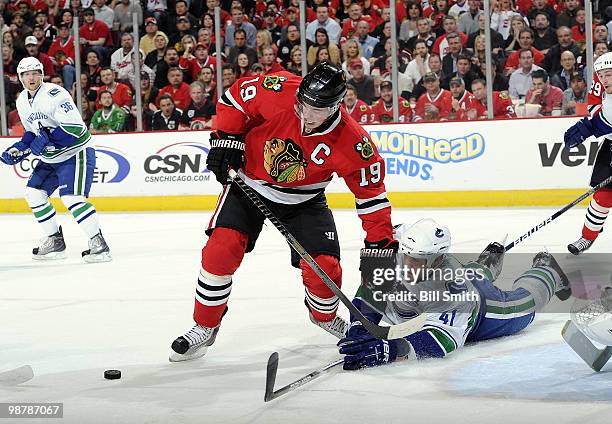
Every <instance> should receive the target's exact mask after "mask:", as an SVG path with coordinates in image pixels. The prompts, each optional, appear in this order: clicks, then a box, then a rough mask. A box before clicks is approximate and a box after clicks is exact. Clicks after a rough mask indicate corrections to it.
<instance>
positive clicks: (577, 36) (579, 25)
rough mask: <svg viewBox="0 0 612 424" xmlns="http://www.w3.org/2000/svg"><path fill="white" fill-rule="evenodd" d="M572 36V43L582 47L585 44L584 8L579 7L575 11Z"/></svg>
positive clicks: (593, 27) (593, 26)
mask: <svg viewBox="0 0 612 424" xmlns="http://www.w3.org/2000/svg"><path fill="white" fill-rule="evenodd" d="M595 26H596V25H595V24H593V25H592V30H594V29H595ZM572 35H573V38H574V41H575V42H576V43H578V44H580V45H584V44H585V42H586V12H585V11H584V8H583V7H582V6H580V7H579V8H578V9H576V24H575V25H573V26H572Z"/></svg>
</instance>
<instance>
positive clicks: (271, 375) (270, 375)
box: [264, 352, 344, 402]
mask: <svg viewBox="0 0 612 424" xmlns="http://www.w3.org/2000/svg"><path fill="white" fill-rule="evenodd" d="M343 362H344V359H343V358H342V359H338V360H336V361H334V362H331V363H329V364H327V365H325V366H324V367H321V368H319V369H316V370H314V371H313V372H311V373H310V374H307V375H305V376H304V377H302V378H300V379H298V380H295V381H294V382H293V383H290V384H287V385H286V386H284V387H281V388H280V389H278V390H274V383H276V372H277V371H278V352H274V353H273V354H272V355H270V358H268V369H267V372H266V393H265V394H264V402H269V401H271V400H273V399H276V398H277V397H279V396H282V395H284V394H285V393H288V392H290V391H292V390H295V389H297V388H298V387H301V386H303V385H304V384H306V383H308V382H309V381H312V380H314V379H315V378H318V377H321V376H322V375H323V374H325V373H327V372H328V371H329V370H331V369H332V368H334V367H336V366H338V365H340V364H342V363H343Z"/></svg>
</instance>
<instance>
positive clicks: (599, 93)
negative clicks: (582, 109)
mask: <svg viewBox="0 0 612 424" xmlns="http://www.w3.org/2000/svg"><path fill="white" fill-rule="evenodd" d="M605 92H606V90H605V89H604V86H603V84H602V83H601V81H599V77H598V76H597V72H593V82H592V83H591V88H590V89H589V98H588V106H587V107H588V109H589V113H590V114H591V116H592V115H594V114H595V113H596V112H597V111H598V110H599V109H600V108H601V101H602V99H603V95H604V93H605Z"/></svg>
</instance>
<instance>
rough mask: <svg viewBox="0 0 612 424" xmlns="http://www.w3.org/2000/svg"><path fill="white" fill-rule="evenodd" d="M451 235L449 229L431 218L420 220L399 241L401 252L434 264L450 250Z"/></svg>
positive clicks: (427, 263) (429, 265)
mask: <svg viewBox="0 0 612 424" xmlns="http://www.w3.org/2000/svg"><path fill="white" fill-rule="evenodd" d="M450 246H451V234H450V230H449V229H448V227H445V226H443V225H440V224H438V223H437V222H436V221H434V220H433V219H430V218H425V219H420V220H418V221H417V222H415V223H414V224H412V225H411V226H410V227H408V228H407V229H406V230H405V231H404V232H403V233H402V234H401V235H400V239H399V251H400V252H401V253H403V254H404V255H407V256H410V257H411V258H415V259H425V260H426V265H427V266H428V267H431V265H432V264H433V262H434V261H435V260H436V259H438V258H439V257H440V256H442V255H443V254H445V253H447V252H448V251H449V250H450Z"/></svg>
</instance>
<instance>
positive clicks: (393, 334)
mask: <svg viewBox="0 0 612 424" xmlns="http://www.w3.org/2000/svg"><path fill="white" fill-rule="evenodd" d="M230 177H231V178H232V179H233V181H234V183H236V185H237V186H238V187H239V188H240V189H241V190H242V191H243V192H244V194H246V196H247V197H248V198H249V199H251V201H252V202H253V204H254V205H255V206H256V207H257V208H258V209H259V210H260V211H261V213H263V214H264V215H265V217H266V218H268V220H269V221H270V222H271V223H272V225H274V226H275V227H276V229H277V230H278V231H280V233H281V234H282V235H283V236H284V237H285V239H286V240H287V243H289V245H290V246H291V247H293V249H295V251H296V252H297V253H298V255H300V256H301V257H302V259H304V261H306V263H307V264H308V265H310V267H311V268H312V269H313V271H314V272H315V273H316V274H317V275H318V276H319V278H320V279H321V280H323V282H324V283H325V285H326V286H327V287H329V289H330V290H331V291H332V292H334V294H335V295H336V296H338V298H339V299H340V301H341V302H342V303H344V306H346V307H347V308H348V310H349V311H350V312H351V314H353V315H354V316H355V317H356V318H357V319H358V320H359V321H361V323H362V324H363V326H364V328H365V329H366V330H367V331H368V333H370V334H371V335H372V336H374V337H376V338H377V339H387V340H390V339H400V338H402V337H404V336H408V335H410V334H412V333H416V332H417V331H419V330H420V329H421V328H422V327H423V323H425V319H426V315H425V314H420V315H417V316H416V317H414V318H412V319H411V320H408V321H406V322H404V323H401V324H396V325H392V326H390V327H383V326H380V325H377V324H374V323H373V322H372V321H370V320H368V319H367V318H366V317H365V316H364V315H363V314H362V313H361V311H360V310H359V309H357V307H355V305H353V304H352V303H351V301H350V300H349V299H348V298H347V297H346V295H345V294H344V293H342V291H341V290H340V289H339V288H338V286H336V284H335V283H334V282H333V280H332V279H331V278H330V277H329V275H327V274H326V273H325V271H323V270H322V269H321V267H320V266H319V264H317V263H316V262H315V260H314V259H313V258H312V256H310V254H309V253H308V252H307V251H306V249H304V247H303V246H302V245H301V244H300V243H299V242H298V241H297V240H296V238H295V237H294V236H293V235H292V234H291V233H290V232H289V231H288V230H287V228H286V227H285V226H284V225H283V223H282V222H280V221H279V220H278V218H276V216H274V214H273V213H272V212H271V211H270V209H269V208H268V207H267V206H266V205H265V203H263V202H262V201H261V199H260V198H259V196H257V194H256V193H255V192H254V191H253V189H252V188H251V187H249V186H248V185H246V183H245V182H244V181H243V180H242V178H240V175H238V174H237V173H236V171H234V170H230Z"/></svg>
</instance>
